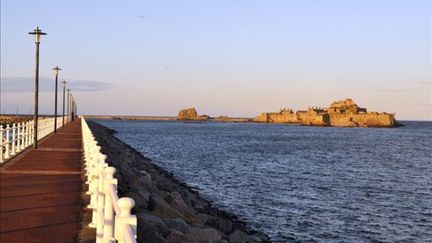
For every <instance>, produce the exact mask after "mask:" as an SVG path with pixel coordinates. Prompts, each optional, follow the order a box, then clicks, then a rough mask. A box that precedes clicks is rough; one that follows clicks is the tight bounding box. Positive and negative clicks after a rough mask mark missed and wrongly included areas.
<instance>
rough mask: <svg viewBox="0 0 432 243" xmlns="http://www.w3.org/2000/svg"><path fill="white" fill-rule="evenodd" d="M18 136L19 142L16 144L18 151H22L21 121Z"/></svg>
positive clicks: (18, 126) (18, 125)
mask: <svg viewBox="0 0 432 243" xmlns="http://www.w3.org/2000/svg"><path fill="white" fill-rule="evenodd" d="M16 135H17V137H16V141H17V144H16V150H17V152H20V151H21V141H20V140H21V138H20V136H21V124H20V123H18V124H17V134H16Z"/></svg>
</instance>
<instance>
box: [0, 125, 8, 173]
mask: <svg viewBox="0 0 432 243" xmlns="http://www.w3.org/2000/svg"><path fill="white" fill-rule="evenodd" d="M3 130H4V129H3V126H2V125H0V164H1V163H3V146H5V152H6V146H7V143H6V139H5V138H3V135H4V134H3V133H4V131H3ZM6 131H7V128H6ZM6 155H7V153H5V155H4V156H5V157H6Z"/></svg>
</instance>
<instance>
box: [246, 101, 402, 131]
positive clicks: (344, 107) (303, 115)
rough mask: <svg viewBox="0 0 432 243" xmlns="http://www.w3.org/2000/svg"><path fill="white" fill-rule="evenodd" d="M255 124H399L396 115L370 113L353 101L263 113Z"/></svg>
mask: <svg viewBox="0 0 432 243" xmlns="http://www.w3.org/2000/svg"><path fill="white" fill-rule="evenodd" d="M254 122H263V123H300V124H302V125H307V126H335V127H395V126H398V125H399V124H398V123H397V121H396V119H395V115H394V114H392V113H386V112H381V113H380V112H368V111H367V109H366V108H361V107H359V106H358V105H357V104H356V103H355V102H354V101H353V100H352V99H345V100H341V101H335V102H333V103H331V104H330V106H329V107H328V108H321V107H309V108H308V110H306V111H297V112H294V111H292V110H291V109H287V108H285V109H281V110H280V112H269V113H261V115H259V116H257V117H255V118H254Z"/></svg>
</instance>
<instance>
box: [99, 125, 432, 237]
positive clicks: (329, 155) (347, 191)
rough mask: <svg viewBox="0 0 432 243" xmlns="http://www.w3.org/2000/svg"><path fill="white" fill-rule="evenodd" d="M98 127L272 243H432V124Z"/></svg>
mask: <svg viewBox="0 0 432 243" xmlns="http://www.w3.org/2000/svg"><path fill="white" fill-rule="evenodd" d="M97 122H99V123H101V124H103V125H105V126H107V127H110V128H112V129H115V130H116V131H117V132H118V133H117V134H116V136H117V137H118V138H119V139H121V140H122V141H124V142H125V143H127V144H129V145H131V146H132V147H133V148H135V149H136V150H138V151H139V152H141V153H142V154H143V155H144V156H146V157H148V158H150V159H152V160H153V162H154V163H156V164H158V165H159V166H161V167H163V168H164V169H166V170H167V171H170V172H172V173H173V174H174V175H175V176H176V177H177V178H178V179H180V180H182V181H184V182H186V183H187V184H188V185H190V186H192V187H195V188H198V190H199V191H200V193H201V194H202V195H203V197H205V198H206V199H208V200H210V201H212V202H213V204H214V205H215V206H217V207H219V208H221V209H223V210H226V211H228V212H231V213H233V214H235V215H237V216H238V217H240V218H241V219H243V220H244V221H246V222H247V223H248V225H249V226H250V227H252V228H254V229H258V230H261V231H263V232H265V233H266V234H267V235H269V236H270V238H271V240H272V241H274V242H432V122H416V121H402V124H404V125H405V126H403V127H398V128H333V127H309V126H299V125H283V124H255V123H217V122H177V121H113V120H98V121H97Z"/></svg>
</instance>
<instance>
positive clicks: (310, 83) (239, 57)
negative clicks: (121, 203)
mask: <svg viewBox="0 0 432 243" xmlns="http://www.w3.org/2000/svg"><path fill="white" fill-rule="evenodd" d="M36 26H39V27H40V28H41V29H42V30H43V31H44V32H46V33H47V35H46V36H42V38H41V44H40V89H41V92H40V112H41V113H46V114H53V112H54V84H55V82H54V73H53V71H52V70H51V69H52V68H53V67H55V66H56V65H58V66H59V67H61V68H62V69H63V70H62V71H61V72H60V77H59V78H60V80H66V81H67V82H68V87H69V88H70V89H71V92H72V93H73V95H74V97H75V99H76V101H77V105H78V112H79V113H80V114H100V115H101V114H106V115H168V116H175V115H177V113H178V111H179V110H180V109H182V108H187V107H195V108H196V109H197V111H198V113H200V114H208V115H211V116H219V115H229V116H234V117H238V116H241V117H243V116H246V117H251V116H256V115H258V114H259V113H261V112H265V111H266V112H269V111H278V110H279V109H280V108H282V107H290V108H293V109H294V110H304V109H307V107H309V106H321V107H327V106H328V105H329V104H330V103H331V102H332V101H335V100H342V99H345V98H352V99H354V101H355V102H356V103H357V104H358V105H359V106H361V107H366V108H368V110H370V111H385V112H391V113H396V118H397V119H401V120H432V61H431V56H432V47H431V46H432V44H431V43H432V1H430V0H380V1H376V0H348V1H346V0H280V1H276V0H268V1H264V0H261V1H254V0H236V1H232V0H218V1H210V0H173V1H168V0H158V1H157V0H154V1H143V0H141V1H132V0H130V1H119V0H116V1H114V0H103V1H102V0H93V1H84V0H74V1H46V0H40V1H23V0H1V90H0V93H1V99H0V100H1V108H0V111H1V112H2V113H17V112H18V113H29V112H32V107H33V91H34V66H35V64H34V55H35V44H34V39H33V36H30V35H28V32H30V31H32V30H33V29H35V28H36ZM61 90H62V89H61V86H60V85H59V102H61V99H60V97H61V95H62V94H61ZM60 104H61V103H60ZM60 107H61V105H60Z"/></svg>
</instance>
